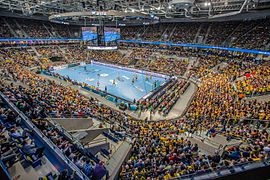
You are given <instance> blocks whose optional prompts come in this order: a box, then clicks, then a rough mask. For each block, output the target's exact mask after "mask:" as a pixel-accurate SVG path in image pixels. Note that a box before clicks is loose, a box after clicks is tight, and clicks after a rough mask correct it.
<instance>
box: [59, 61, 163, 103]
mask: <svg viewBox="0 0 270 180" xmlns="http://www.w3.org/2000/svg"><path fill="white" fill-rule="evenodd" d="M54 72H56V73H58V74H60V75H62V76H65V77H67V76H68V77H69V78H70V79H72V80H75V81H78V82H84V83H86V84H88V85H89V86H95V87H98V88H99V89H100V90H102V91H105V87H106V88H107V92H108V93H110V94H112V95H115V96H118V97H121V98H123V99H126V100H129V101H133V100H134V99H136V100H139V99H140V98H142V97H144V96H145V95H146V94H148V93H149V92H150V91H152V90H154V89H156V88H157V87H159V86H160V85H161V84H162V83H163V82H165V79H164V78H161V77H156V76H150V75H146V74H140V73H135V72H131V71H128V70H124V69H118V68H114V67H108V66H106V65H100V64H86V65H85V66H75V67H71V68H65V69H59V70H55V71H54ZM147 79H148V80H147Z"/></svg>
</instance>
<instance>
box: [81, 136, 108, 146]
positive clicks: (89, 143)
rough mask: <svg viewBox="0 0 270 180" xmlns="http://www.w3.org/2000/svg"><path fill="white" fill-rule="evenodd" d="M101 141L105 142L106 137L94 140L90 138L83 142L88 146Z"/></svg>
mask: <svg viewBox="0 0 270 180" xmlns="http://www.w3.org/2000/svg"><path fill="white" fill-rule="evenodd" d="M101 142H105V143H106V142H107V139H106V138H99V139H95V140H92V141H90V142H88V143H86V144H85V147H89V146H90V145H92V144H97V143H101Z"/></svg>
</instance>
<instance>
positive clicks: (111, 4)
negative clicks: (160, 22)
mask: <svg viewBox="0 0 270 180" xmlns="http://www.w3.org/2000/svg"><path fill="white" fill-rule="evenodd" d="M269 8H270V0H79V1H78V0H0V11H7V12H15V13H20V14H23V15H25V16H34V15H42V16H47V17H49V16H51V15H55V14H59V13H67V12H84V11H109V10H116V11H122V12H131V13H132V12H134V13H142V14H144V15H147V16H151V17H157V18H161V19H165V18H179V17H191V18H205V17H207V18H209V17H210V18H211V17H216V16H217V17H218V16H227V15H234V14H239V13H242V12H248V11H258V10H261V9H264V10H265V9H269Z"/></svg>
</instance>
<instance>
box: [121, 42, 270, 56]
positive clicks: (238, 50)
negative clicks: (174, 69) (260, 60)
mask: <svg viewBox="0 0 270 180" xmlns="http://www.w3.org/2000/svg"><path fill="white" fill-rule="evenodd" d="M119 42H120V43H135V44H151V45H166V46H177V47H193V48H200V49H218V50H225V51H236V52H243V53H251V54H263V55H268V56H269V55H270V52H268V51H259V50H251V49H242V48H227V47H221V46H207V45H199V44H177V43H172V42H151V41H139V40H119Z"/></svg>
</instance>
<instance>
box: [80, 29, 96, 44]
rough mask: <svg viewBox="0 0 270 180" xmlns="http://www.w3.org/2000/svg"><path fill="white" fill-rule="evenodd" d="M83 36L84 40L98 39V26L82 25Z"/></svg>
mask: <svg viewBox="0 0 270 180" xmlns="http://www.w3.org/2000/svg"><path fill="white" fill-rule="evenodd" d="M82 38H83V40H84V41H88V40H93V39H97V27H82Z"/></svg>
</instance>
